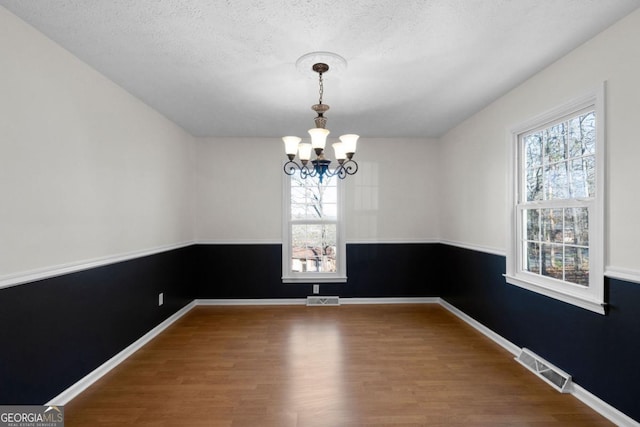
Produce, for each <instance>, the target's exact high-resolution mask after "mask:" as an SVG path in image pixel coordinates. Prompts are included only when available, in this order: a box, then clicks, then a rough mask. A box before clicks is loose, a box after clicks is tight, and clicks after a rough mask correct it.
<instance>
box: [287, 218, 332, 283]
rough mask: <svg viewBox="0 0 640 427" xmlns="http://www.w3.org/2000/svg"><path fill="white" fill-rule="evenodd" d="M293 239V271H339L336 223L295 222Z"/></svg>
mask: <svg viewBox="0 0 640 427" xmlns="http://www.w3.org/2000/svg"><path fill="white" fill-rule="evenodd" d="M291 239H292V242H291V269H292V271H296V272H305V271H309V272H320V273H334V272H336V271H337V269H336V267H337V265H336V225H335V224H294V225H292V227H291Z"/></svg>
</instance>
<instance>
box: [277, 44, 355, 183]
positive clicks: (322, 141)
mask: <svg viewBox="0 0 640 427" xmlns="http://www.w3.org/2000/svg"><path fill="white" fill-rule="evenodd" d="M309 58H312V59H317V58H320V59H339V60H340V61H342V63H343V65H344V64H346V62H345V61H344V59H343V58H342V57H340V56H338V55H335V54H332V53H329V52H314V53H311V54H307V55H304V56H302V57H301V58H300V59H299V60H298V63H297V64H298V65H299V66H300V64H304V62H305V60H306V59H309ZM326 62H329V61H326ZM326 62H317V63H315V64H313V66H312V67H311V69H312V70H313V71H314V72H316V73H318V82H319V87H320V90H319V93H320V99H319V100H318V103H317V104H315V105H312V106H311V109H312V110H313V111H315V112H316V113H317V116H316V117H315V119H314V121H315V125H316V127H315V128H313V129H309V131H308V132H309V135H310V136H311V143H308V142H301V141H302V138H300V137H297V136H285V137H283V138H282V140H283V141H284V150H285V153H286V154H287V157H288V158H289V161H288V162H286V163H285V165H284V172H285V173H286V174H287V175H293V174H294V173H296V172H299V173H300V177H302V178H304V179H306V178H308V177H312V178H313V177H318V179H319V181H320V182H322V180H323V178H324V177H333V176H337V177H338V178H340V179H344V178H346V177H347V175H353V174H355V173H356V172H357V171H358V163H356V162H355V160H353V155H354V154H355V152H356V144H357V142H358V138H359V136H358V135H354V134H347V135H342V136H341V137H340V141H339V142H335V143H333V144H332V146H333V151H334V154H335V158H336V161H337V162H338V165H337V166H336V167H335V169H331V168H330V165H331V160H329V159H327V158H326V157H325V153H324V149H325V146H326V143H327V136H328V135H329V129H327V128H326V127H325V126H326V124H327V118H326V117H325V116H324V113H326V112H327V111H328V110H329V106H328V105H327V104H323V103H322V96H323V95H324V82H323V79H322V75H323V74H325V73H326V72H328V71H329V65H328V64H327V63H326ZM307 70H308V68H307ZM312 152H314V153H315V155H316V158H315V159H314V160H311V157H312ZM296 154H297V155H298V159H299V161H300V163H298V162H296V161H295V157H296Z"/></svg>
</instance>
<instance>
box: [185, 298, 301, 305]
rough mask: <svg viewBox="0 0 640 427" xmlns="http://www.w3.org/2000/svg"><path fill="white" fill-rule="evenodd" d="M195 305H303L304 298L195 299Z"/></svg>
mask: <svg viewBox="0 0 640 427" xmlns="http://www.w3.org/2000/svg"><path fill="white" fill-rule="evenodd" d="M194 302H195V304H196V305H305V304H306V303H307V299H306V298H264V299H263V298H246V299H243V298H238V299H231V298H230V299H226V298H223V299H197V300H194Z"/></svg>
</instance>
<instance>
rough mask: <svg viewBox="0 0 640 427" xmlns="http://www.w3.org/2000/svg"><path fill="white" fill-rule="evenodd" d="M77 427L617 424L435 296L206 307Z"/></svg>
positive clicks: (81, 416)
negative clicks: (414, 300)
mask: <svg viewBox="0 0 640 427" xmlns="http://www.w3.org/2000/svg"><path fill="white" fill-rule="evenodd" d="M65 425H66V426H67V427H71V426H252V427H254V426H283V427H286V426H331V427H333V426H368V425H372V426H382V425H385V426H492V427H493V426H574V425H575V426H604V425H611V424H610V423H609V422H608V421H607V420H606V419H605V418H603V417H601V416H600V415H599V414H597V413H596V412H594V411H593V410H591V409H590V408H588V407H587V406H585V405H584V404H583V403H581V402H580V401H578V400H577V399H575V398H574V397H573V396H571V395H563V394H560V393H558V392H557V391H555V390H554V389H553V388H551V387H550V386H549V385H547V384H546V383H544V382H543V381H541V380H540V379H538V378H537V377H535V376H534V375H533V374H531V373H530V372H529V371H527V370H526V369H525V368H523V367H522V366H520V365H519V364H518V363H516V362H515V361H514V360H513V357H512V356H511V354H510V353H508V352H507V351H506V350H504V349H502V348H501V347H499V346H498V345H497V344H495V343H493V342H492V341H490V340H489V339H488V338H486V337H484V336H483V335H481V334H480V333H478V332H477V331H475V330H474V329H472V328H471V327H470V326H468V325H467V324H465V323H464V322H462V321H461V320H459V319H458V318H456V317H455V316H454V315H453V314H451V313H449V312H448V311H446V310H445V309H444V308H442V307H440V306H439V305H435V304H421V305H404V304H393V305H366V306H358V305H348V306H340V307H304V306H278V307H264V306H260V307H257V306H255V307H206V306H200V307H196V308H194V309H193V310H191V311H190V312H189V313H188V314H187V315H185V316H184V317H182V318H181V319H180V320H179V321H178V322H176V323H175V324H174V325H172V326H171V327H169V328H168V329H167V330H166V331H165V332H163V333H162V334H161V335H160V336H159V337H157V338H155V339H154V340H153V341H151V342H150V343H149V344H147V345H146V346H145V347H144V348H142V349H141V350H139V351H138V352H136V353H135V354H134V355H133V356H131V357H130V358H129V359H127V360H126V361H125V362H123V363H122V364H121V365H119V366H118V367H117V368H115V369H114V370H112V371H111V372H109V373H108V374H107V375H105V376H104V377H103V378H102V379H101V380H99V381H98V382H96V383H95V384H94V385H93V386H91V387H90V388H88V389H87V390H86V391H85V392H83V393H82V394H81V395H79V396H78V397H76V398H75V399H74V400H73V401H71V402H70V403H69V404H68V405H66V406H65Z"/></svg>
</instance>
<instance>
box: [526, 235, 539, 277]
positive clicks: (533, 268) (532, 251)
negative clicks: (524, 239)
mask: <svg viewBox="0 0 640 427" xmlns="http://www.w3.org/2000/svg"><path fill="white" fill-rule="evenodd" d="M525 251H526V253H525V254H524V263H525V265H524V270H525V271H530V272H531V273H536V274H540V244H539V243H527V244H526V245H525Z"/></svg>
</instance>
